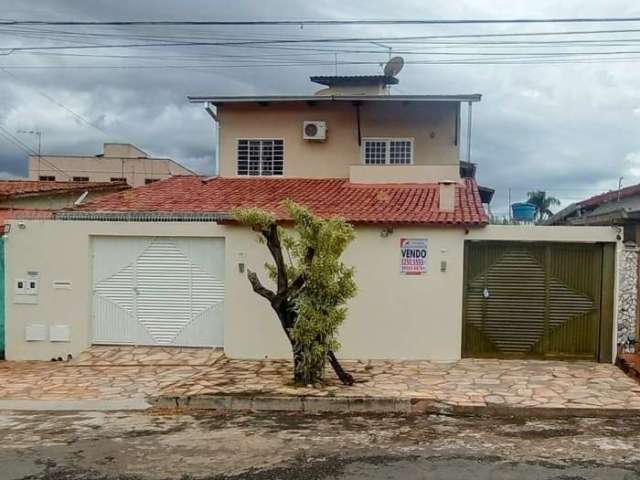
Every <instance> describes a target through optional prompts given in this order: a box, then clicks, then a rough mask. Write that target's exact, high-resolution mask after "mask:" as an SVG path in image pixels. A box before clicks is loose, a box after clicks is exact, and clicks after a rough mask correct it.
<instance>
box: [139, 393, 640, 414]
mask: <svg viewBox="0 0 640 480" xmlns="http://www.w3.org/2000/svg"><path fill="white" fill-rule="evenodd" d="M148 400H149V403H151V405H153V406H154V407H165V408H183V409H193V410H217V411H222V412H239V411H245V412H246V411H250V412H289V413H291V412H296V413H342V414H344V413H372V414H380V413H394V414H403V415H433V414H437V415H449V416H480V417H516V418H528V417H538V418H540V417H543V418H568V417H590V418H624V417H637V416H638V415H640V409H623V408H597V407H594V408H583V407H579V408H556V407H518V406H511V405H504V404H489V405H452V404H450V403H446V402H441V401H437V400H434V399H431V398H397V397H313V396H291V397H287V396H268V395H256V396H242V395H206V394H205V395H193V396H186V397H172V396H160V397H154V398H150V399H148Z"/></svg>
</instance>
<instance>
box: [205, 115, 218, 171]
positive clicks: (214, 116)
mask: <svg viewBox="0 0 640 480" xmlns="http://www.w3.org/2000/svg"><path fill="white" fill-rule="evenodd" d="M204 109H205V111H206V112H207V113H208V114H209V116H210V117H211V118H213V121H214V122H215V123H216V125H217V126H218V128H216V139H215V145H216V158H215V163H214V166H213V167H214V168H213V175H214V176H218V175H219V174H220V121H219V120H218V112H217V109H216V107H215V105H214V104H212V103H211V102H205V104H204Z"/></svg>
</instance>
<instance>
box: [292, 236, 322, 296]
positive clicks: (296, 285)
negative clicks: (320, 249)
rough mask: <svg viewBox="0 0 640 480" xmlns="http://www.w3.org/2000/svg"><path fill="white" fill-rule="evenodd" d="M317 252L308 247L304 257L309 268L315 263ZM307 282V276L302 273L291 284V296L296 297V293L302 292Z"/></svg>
mask: <svg viewBox="0 0 640 480" xmlns="http://www.w3.org/2000/svg"><path fill="white" fill-rule="evenodd" d="M315 254H316V251H315V249H313V248H311V247H308V248H307V251H306V253H305V256H304V263H305V265H306V266H307V267H309V266H310V265H311V262H312V261H313V257H314V256H315ZM306 281H307V278H306V276H305V274H304V273H301V274H300V275H299V276H298V277H297V278H296V279H295V280H294V281H293V282H291V285H290V286H289V292H288V293H289V295H295V294H296V293H298V290H300V289H301V288H302V287H303V286H304V282H306Z"/></svg>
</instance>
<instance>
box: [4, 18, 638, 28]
mask: <svg viewBox="0 0 640 480" xmlns="http://www.w3.org/2000/svg"><path fill="white" fill-rule="evenodd" d="M638 21H640V17H574V18H504V19H498V18H484V19H412V20H409V19H392V20H383V19H371V20H229V21H227V20H144V21H141V20H120V21H78V20H57V21H51V20H4V21H0V26H4V25H48V26H52V25H78V26H79V25H85V26H98V25H100V26H187V25H195V26H203V25H209V26H271V25H293V26H305V25H451V24H453V25H460V24H461V25H474V24H510V23H611V22H638Z"/></svg>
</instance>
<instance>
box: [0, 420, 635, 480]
mask: <svg viewBox="0 0 640 480" xmlns="http://www.w3.org/2000/svg"><path fill="white" fill-rule="evenodd" d="M0 439H1V442H0V479H1V480H26V479H29V480H45V479H46V480H114V479H118V480H134V479H135V480H158V479H167V480H168V479H171V480H174V479H175V480H188V479H223V478H228V479H256V480H267V479H305V480H307V479H350V480H355V479H407V480H412V479H434V480H435V479H454V480H466V479H473V480H484V479H491V480H494V479H495V480H501V479H518V480H525V479H556V480H578V479H600V478H606V479H608V480H616V479H635V478H638V479H640V418H639V419H635V418H634V419H619V420H602V419H600V420H599V419H566V420H543V419H530V420H526V421H525V420H517V419H487V418H484V419H483V418H450V417H443V416H430V417H429V416H419V417H401V416H397V417H396V416H327V415H318V416H312V415H306V416H304V415H248V414H247V415H241V414H234V415H217V414H213V413H193V414H179V413H176V412H169V411H154V412H128V413H125V412H113V413H98V412H91V413H87V412H82V413H80V412H78V413H75V412H71V413H70V412H65V413H11V412H0Z"/></svg>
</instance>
